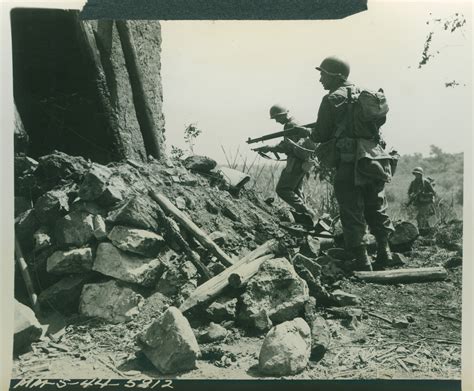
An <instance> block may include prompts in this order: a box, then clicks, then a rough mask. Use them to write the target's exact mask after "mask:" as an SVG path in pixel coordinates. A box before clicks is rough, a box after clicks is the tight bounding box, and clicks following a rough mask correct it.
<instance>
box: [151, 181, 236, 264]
mask: <svg viewBox="0 0 474 391" xmlns="http://www.w3.org/2000/svg"><path fill="white" fill-rule="evenodd" d="M149 194H150V197H151V198H152V199H153V200H154V201H156V203H158V205H160V206H161V208H162V209H163V210H164V211H165V212H168V213H169V214H171V215H172V216H173V217H174V218H175V219H176V220H177V221H178V222H179V223H180V224H181V225H182V226H183V227H184V228H185V229H186V230H187V231H188V232H190V233H191V234H193V235H194V237H195V238H196V239H197V240H198V242H199V243H201V244H202V245H203V247H205V248H207V249H208V250H210V251H211V252H212V253H213V254H214V255H215V256H216V257H217V259H218V260H219V261H222V262H224V264H226V265H227V266H231V265H233V264H234V262H233V261H232V259H231V258H230V257H229V256H228V255H227V254H226V253H225V252H224V251H223V250H222V249H221V248H220V247H219V246H218V245H217V244H215V243H214V242H213V241H212V239H211V238H210V237H209V235H207V234H206V233H205V232H204V231H203V230H202V229H201V228H199V227H198V226H197V225H196V224H194V222H193V221H192V220H191V219H190V218H189V217H188V216H186V214H184V213H183V212H181V211H180V210H179V209H178V208H177V207H176V206H174V205H173V204H172V203H171V201H170V200H169V199H168V198H167V197H166V196H165V195H164V194H162V193H158V192H155V191H153V190H150V192H149Z"/></svg>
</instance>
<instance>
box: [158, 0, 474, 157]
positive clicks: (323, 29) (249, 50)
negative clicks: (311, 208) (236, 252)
mask: <svg viewBox="0 0 474 391" xmlns="http://www.w3.org/2000/svg"><path fill="white" fill-rule="evenodd" d="M456 12H457V13H460V14H463V15H464V17H465V18H466V20H467V23H466V24H465V25H464V27H463V28H462V29H458V30H456V31H455V32H454V33H448V32H446V31H444V30H443V29H442V26H441V25H440V24H439V23H435V22H433V21H432V20H433V19H436V18H441V19H446V18H451V17H452V16H454V14H455V13H456ZM471 15H472V5H471V3H469V2H457V1H450V2H442V3H440V2H435V3H431V2H427V1H422V2H420V1H418V2H400V1H397V2H393V1H391V2H390V1H374V0H372V1H370V2H369V10H368V11H366V12H362V13H359V14H356V15H353V16H350V17H348V18H345V19H341V20H330V21H163V22H161V23H162V38H163V44H162V73H161V75H162V80H163V81H162V82H163V93H164V98H163V99H164V114H165V118H166V132H167V134H166V137H167V145H168V148H170V147H171V145H174V146H178V147H180V148H183V149H185V148H186V144H185V142H184V129H185V127H186V125H189V124H191V123H195V124H197V127H198V128H199V129H201V130H202V133H201V135H200V136H199V137H198V138H197V140H196V144H195V147H194V152H195V153H197V154H204V155H208V156H211V157H213V158H214V159H216V160H217V161H218V162H220V163H225V157H224V153H223V151H222V149H225V150H226V151H227V153H228V154H235V153H236V152H237V149H238V150H239V152H240V154H241V155H242V158H245V157H246V156H252V154H253V152H251V151H250V147H249V145H247V144H246V143H245V140H246V139H247V138H248V137H258V136H260V135H263V134H266V133H271V132H277V131H280V130H281V125H279V124H277V123H276V122H274V121H272V120H270V119H269V114H268V111H269V108H270V107H271V106H272V105H273V104H275V103H280V104H282V105H284V106H286V107H287V108H288V109H289V110H290V113H291V114H292V115H293V116H294V117H295V119H296V120H298V121H299V122H301V123H310V122H314V121H315V120H316V118H317V110H318V107H319V104H320V102H321V99H322V97H323V96H324V94H325V93H326V92H325V91H324V90H323V88H322V87H321V85H320V83H319V72H318V71H317V70H315V66H317V65H319V63H320V62H321V61H322V59H323V58H324V57H326V56H328V55H338V56H340V57H342V58H345V59H346V60H347V61H348V62H349V63H350V65H351V75H350V80H351V81H353V82H354V83H355V84H357V85H361V86H363V87H365V88H369V89H378V88H380V87H382V88H383V89H384V91H385V93H386V95H387V98H388V101H389V105H390V112H389V115H388V120H387V123H386V125H385V126H384V127H383V128H382V131H383V135H384V138H385V139H386V140H387V142H388V144H389V146H392V147H394V148H395V149H397V150H398V151H399V152H400V153H402V154H412V153H415V152H420V153H423V154H425V155H426V154H428V153H429V150H430V145H431V144H434V145H437V146H439V147H441V148H442V149H443V150H444V151H446V152H461V151H466V148H468V147H469V146H470V145H471V139H470V137H471V123H472V119H471V107H472V32H471V28H472V16H471ZM427 21H431V22H430V23H429V24H427V23H426V22H427ZM430 31H434V34H433V38H432V45H431V48H432V53H433V54H434V55H435V56H434V57H433V58H431V59H430V60H429V61H428V63H427V64H426V65H425V66H423V67H422V68H421V69H418V63H419V62H420V60H421V55H422V52H423V47H424V43H425V39H426V37H427V35H428V33H429V32H430ZM437 51H439V53H437ZM453 80H456V81H457V82H458V83H460V85H458V86H456V87H450V88H447V87H446V86H445V83H447V82H452V81H453Z"/></svg>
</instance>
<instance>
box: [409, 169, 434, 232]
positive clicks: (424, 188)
mask: <svg viewBox="0 0 474 391" xmlns="http://www.w3.org/2000/svg"><path fill="white" fill-rule="evenodd" d="M412 174H413V175H414V176H415V179H414V180H413V181H412V182H411V183H410V186H409V187H408V199H409V201H408V204H407V205H408V206H409V205H413V206H414V207H415V208H416V210H417V215H416V222H417V224H418V230H419V231H420V234H422V235H424V234H427V233H429V232H430V231H431V229H432V228H433V227H434V226H435V224H436V213H435V207H434V201H435V196H436V192H435V190H434V189H433V185H432V180H431V179H430V178H425V177H424V176H423V169H422V168H421V167H415V168H414V169H413V171H412Z"/></svg>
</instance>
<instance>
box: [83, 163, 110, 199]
mask: <svg viewBox="0 0 474 391" xmlns="http://www.w3.org/2000/svg"><path fill="white" fill-rule="evenodd" d="M111 175H112V170H111V169H110V168H108V167H106V166H102V165H100V164H95V163H94V164H93V165H92V167H91V169H90V170H89V172H88V173H87V174H86V175H85V177H84V181H83V182H82V183H81V186H80V187H79V197H80V198H81V199H82V200H85V201H93V200H96V199H97V198H99V197H100V196H101V195H102V193H103V192H104V191H105V189H106V187H107V183H108V181H109V178H110V177H111Z"/></svg>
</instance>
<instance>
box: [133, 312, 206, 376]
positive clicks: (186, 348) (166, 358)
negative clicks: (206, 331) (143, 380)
mask: <svg viewBox="0 0 474 391" xmlns="http://www.w3.org/2000/svg"><path fill="white" fill-rule="evenodd" d="M140 342H141V344H142V345H143V347H142V351H143V352H144V353H145V355H146V356H147V358H148V359H149V360H150V361H151V362H152V364H153V365H154V366H155V367H156V368H157V369H158V370H159V371H160V372H162V373H164V374H172V373H177V372H182V371H188V370H191V369H193V368H195V367H196V360H197V358H198V357H199V356H200V350H199V346H198V343H197V341H196V337H195V336H194V333H193V330H192V329H191V326H190V325H189V322H188V320H187V319H186V318H185V317H184V316H183V315H182V314H181V312H180V311H179V310H178V309H177V308H176V307H170V308H168V309H167V310H166V311H165V312H164V313H163V315H161V316H160V317H159V318H158V319H157V320H156V321H155V322H154V323H153V324H152V325H151V326H150V327H149V328H148V329H147V330H146V332H145V333H144V334H143V335H142V336H141V337H140Z"/></svg>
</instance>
